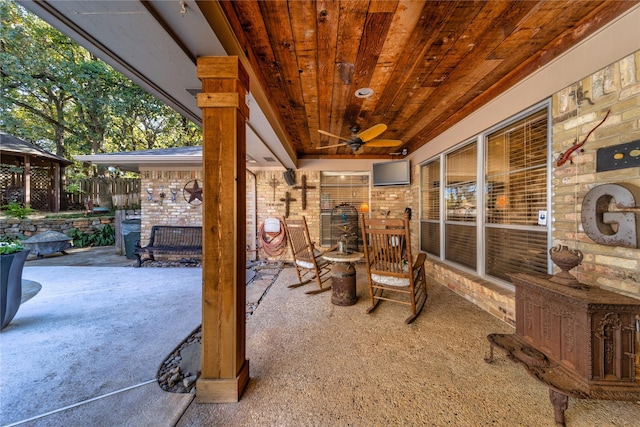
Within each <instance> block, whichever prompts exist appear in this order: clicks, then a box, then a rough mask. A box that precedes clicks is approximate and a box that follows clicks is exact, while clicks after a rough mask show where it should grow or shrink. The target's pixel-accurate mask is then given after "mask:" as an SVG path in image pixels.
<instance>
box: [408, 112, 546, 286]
mask: <svg viewBox="0 0 640 427" xmlns="http://www.w3.org/2000/svg"><path fill="white" fill-rule="evenodd" d="M540 111H546V114H547V152H546V162H545V164H546V200H545V203H546V207H547V224H546V226H537V228H536V229H537V230H539V229H540V228H539V227H546V242H547V249H548V248H549V247H551V245H552V243H553V238H552V231H553V227H552V223H551V220H550V218H553V206H552V192H551V181H552V161H553V151H552V146H553V144H552V141H553V140H552V131H553V129H552V127H553V122H552V111H551V99H546V100H544V101H541V102H539V103H537V104H535V105H533V106H531V107H529V108H527V109H525V110H523V111H521V112H519V113H517V114H514V115H513V116H510V117H508V118H506V119H504V120H501V121H500V122H498V123H496V124H495V125H493V126H491V127H489V128H487V129H485V130H483V131H481V132H479V133H477V134H476V135H474V136H473V137H471V138H468V139H465V140H464V141H462V142H460V143H459V144H456V145H454V146H452V147H450V148H449V149H447V150H445V151H442V152H441V153H439V154H437V155H435V156H432V157H430V158H428V159H426V160H424V161H422V162H420V163H419V165H418V167H419V173H420V179H419V189H418V192H419V195H420V196H419V197H418V199H419V202H420V232H419V233H418V237H419V239H420V242H419V245H420V246H419V247H420V248H421V250H422V251H424V250H423V249H422V248H423V247H424V246H423V242H422V226H423V223H424V222H425V221H424V220H423V211H422V194H423V175H422V174H423V166H425V165H428V164H429V163H431V162H434V161H439V162H440V194H439V197H440V217H439V232H440V254H439V255H434V254H433V253H431V252H427V253H428V254H429V256H430V257H433V258H435V259H437V260H439V261H440V262H442V263H444V264H447V265H451V266H452V267H455V268H458V269H460V270H462V271H465V272H468V273H470V274H472V275H474V276H479V277H481V278H483V279H486V280H489V281H491V282H493V283H495V284H497V285H500V286H503V287H505V288H507V289H510V290H514V286H513V285H512V284H511V283H509V282H506V281H504V280H502V279H500V278H497V277H495V276H490V275H488V274H487V273H486V271H485V270H486V268H485V259H486V253H487V247H486V246H487V242H486V226H487V224H489V222H488V221H487V215H486V206H485V186H486V182H485V157H486V156H487V150H486V140H487V137H488V136H489V135H491V134H492V133H494V132H496V131H498V130H500V129H504V128H505V127H508V126H509V125H511V124H514V123H516V122H518V121H520V120H522V119H524V118H526V117H529V116H531V115H533V114H536V113H538V112H540ZM470 143H475V144H476V150H477V151H476V153H477V156H476V161H477V167H476V175H477V176H476V188H477V192H476V221H475V222H474V225H475V227H476V233H477V234H476V239H477V240H476V242H477V247H476V253H477V260H476V269H475V270H474V269H471V268H468V267H465V266H464V265H462V264H459V263H456V262H454V261H450V260H447V259H446V253H445V244H446V228H445V225H446V223H447V220H446V202H445V200H444V197H445V194H444V187H445V185H444V184H446V156H447V155H448V154H450V153H452V152H454V151H456V150H458V149H460V148H462V147H464V146H466V145H468V144H470ZM491 226H495V225H494V224H491ZM532 227H534V226H512V225H508V224H505V225H502V226H501V228H504V229H506V230H509V229H514V230H515V229H517V230H523V229H527V228H531V229H532ZM424 252H426V251H424ZM547 273H548V274H552V273H553V264H552V263H551V260H550V258H549V256H547Z"/></svg>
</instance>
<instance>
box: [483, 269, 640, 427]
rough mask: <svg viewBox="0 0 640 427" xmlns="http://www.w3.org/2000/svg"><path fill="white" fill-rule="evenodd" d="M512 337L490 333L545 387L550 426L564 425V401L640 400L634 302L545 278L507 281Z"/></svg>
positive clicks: (637, 305) (638, 311) (638, 306)
mask: <svg viewBox="0 0 640 427" xmlns="http://www.w3.org/2000/svg"><path fill="white" fill-rule="evenodd" d="M511 277H512V280H513V283H514V285H515V286H516V333H515V334H511V335H508V334H491V335H489V337H488V339H489V341H490V342H491V353H492V354H491V356H490V358H489V359H488V360H487V361H490V360H491V359H492V357H493V347H494V346H498V347H500V348H502V349H503V350H505V351H507V353H508V355H509V357H510V358H511V359H512V360H515V361H516V362H519V363H522V364H523V365H524V366H525V367H526V368H527V370H528V371H529V372H530V373H531V374H532V375H533V376H534V377H535V378H536V379H538V380H540V381H542V382H543V383H545V384H546V385H547V386H548V387H549V388H550V398H551V401H552V403H553V405H554V409H555V415H556V422H557V423H558V424H559V425H564V409H566V407H567V402H568V396H571V397H576V398H583V399H586V398H591V399H610V400H632V401H637V400H640V385H639V384H638V381H637V379H636V366H635V365H636V358H635V335H636V333H637V332H636V324H637V321H636V320H637V319H638V318H640V317H637V316H640V300H637V299H635V298H631V297H627V296H624V295H620V294H617V293H614V292H610V291H606V290H604V289H600V288H596V287H590V286H585V285H580V286H579V287H570V286H566V285H561V284H557V283H553V282H551V281H550V280H549V278H551V276H531V275H527V274H515V275H512V276H511Z"/></svg>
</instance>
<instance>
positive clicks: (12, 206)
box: [2, 202, 38, 219]
mask: <svg viewBox="0 0 640 427" xmlns="http://www.w3.org/2000/svg"><path fill="white" fill-rule="evenodd" d="M2 209H3V210H4V211H5V212H6V214H7V215H8V216H10V217H12V218H18V219H25V218H26V217H28V216H29V215H32V214H34V213H36V212H38V211H37V210H35V209H32V208H31V205H26V206H24V207H23V206H22V205H21V204H20V203H18V202H11V203H9V204H8V205H5V206H3V207H2Z"/></svg>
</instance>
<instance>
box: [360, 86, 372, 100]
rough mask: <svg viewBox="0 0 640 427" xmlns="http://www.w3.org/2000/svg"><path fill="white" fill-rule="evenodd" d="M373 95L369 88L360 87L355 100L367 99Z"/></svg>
mask: <svg viewBox="0 0 640 427" xmlns="http://www.w3.org/2000/svg"><path fill="white" fill-rule="evenodd" d="M371 95H373V89H371V88H370V87H362V88H360V89H358V90H356V98H369V97H371Z"/></svg>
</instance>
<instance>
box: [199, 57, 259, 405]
mask: <svg viewBox="0 0 640 427" xmlns="http://www.w3.org/2000/svg"><path fill="white" fill-rule="evenodd" d="M235 62H236V64H235V69H236V73H235V76H234V75H233V73H231V75H229V73H228V72H227V70H228V69H229V68H233V67H228V61H227V60H221V59H219V58H198V69H199V72H198V75H199V76H200V78H201V80H202V93H201V94H200V96H199V100H203V102H201V105H202V117H203V120H202V123H203V126H202V133H203V144H202V169H203V209H202V211H203V225H202V227H203V265H202V277H203V280H202V367H201V372H202V373H201V377H200V379H201V381H200V382H199V386H200V383H202V387H198V395H199V396H198V399H199V400H200V401H207V402H213V401H220V402H227V401H229V400H228V399H230V398H233V397H234V396H237V397H238V398H239V393H240V392H241V390H240V392H239V391H238V389H239V388H240V385H241V384H242V388H244V385H246V381H245V380H244V379H243V378H244V377H245V376H246V377H247V378H248V364H247V361H246V355H245V340H246V332H245V318H244V316H245V299H246V298H245V292H246V288H245V274H246V270H245V268H246V252H245V250H244V245H243V244H241V243H240V241H241V240H243V239H244V236H245V227H246V225H245V224H246V218H245V212H246V209H245V204H246V198H245V192H246V182H245V173H244V171H245V164H244V163H245V156H246V149H245V140H246V135H245V132H246V125H245V121H246V119H247V116H246V112H247V110H246V108H241V106H240V105H233V103H230V102H229V99H233V98H235V99H236V102H237V99H238V98H242V99H244V95H245V93H246V92H247V90H248V88H247V87H246V86H245V84H244V81H243V76H244V73H243V70H242V66H241V64H240V62H239V61H238V58H235ZM217 65H219V66H220V69H218V68H217ZM210 76H214V77H210ZM219 76H223V77H219ZM216 102H219V105H216V104H215V103H216ZM230 104H231V105H230ZM243 105H244V104H243ZM244 369H247V372H246V373H243V370H244ZM235 401H237V400H235Z"/></svg>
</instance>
